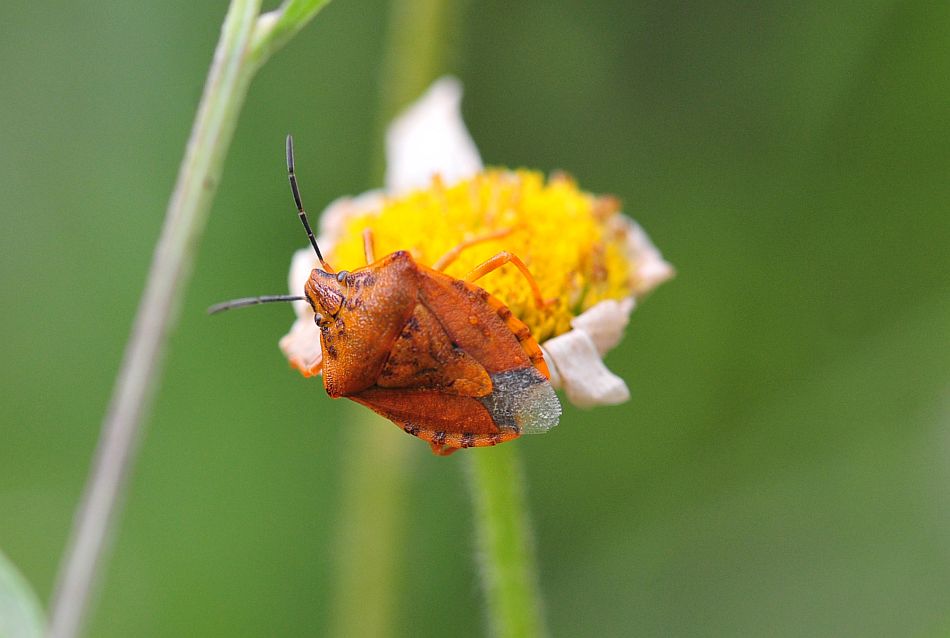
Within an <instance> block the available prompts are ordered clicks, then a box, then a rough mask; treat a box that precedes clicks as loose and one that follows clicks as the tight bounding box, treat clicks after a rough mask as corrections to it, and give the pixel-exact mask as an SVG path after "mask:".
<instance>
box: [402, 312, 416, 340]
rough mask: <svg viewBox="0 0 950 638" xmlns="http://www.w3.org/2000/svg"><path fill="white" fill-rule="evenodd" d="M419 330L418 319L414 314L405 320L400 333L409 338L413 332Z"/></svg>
mask: <svg viewBox="0 0 950 638" xmlns="http://www.w3.org/2000/svg"><path fill="white" fill-rule="evenodd" d="M416 332H419V320H418V319H416V318H415V317H414V316H413V317H409V320H408V321H407V322H406V325H405V327H404V328H403V329H402V334H403V336H404V337H405V338H407V339H408V338H410V337H411V336H412V335H413V334H414V333H416Z"/></svg>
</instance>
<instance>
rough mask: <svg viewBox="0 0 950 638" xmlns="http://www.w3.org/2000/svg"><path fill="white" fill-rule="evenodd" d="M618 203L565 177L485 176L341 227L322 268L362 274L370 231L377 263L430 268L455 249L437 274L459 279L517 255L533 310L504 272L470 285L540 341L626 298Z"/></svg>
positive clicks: (632, 276) (628, 271)
mask: <svg viewBox="0 0 950 638" xmlns="http://www.w3.org/2000/svg"><path fill="white" fill-rule="evenodd" d="M621 218H622V214H621V212H620V203H619V201H618V200H617V199H616V198H614V197H610V196H597V195H592V194H590V193H586V192H584V191H581V190H580V189H579V188H578V186H577V184H576V183H575V181H574V180H573V179H572V178H570V177H568V176H566V175H564V174H560V173H559V174H555V175H552V176H551V177H550V178H547V179H546V178H545V176H544V175H543V174H542V173H540V172H537V171H529V170H516V171H509V170H505V169H487V170H484V171H482V172H481V173H478V174H477V175H475V176H474V177H471V178H469V179H466V180H463V181H461V182H458V183H456V184H453V185H452V186H446V185H444V184H443V183H442V181H441V180H440V179H438V178H437V177H436V178H434V179H433V181H432V183H431V184H430V186H429V188H427V189H424V190H417V191H413V192H410V193H408V194H405V195H402V196H399V197H392V198H387V199H386V200H385V201H384V203H383V204H382V205H381V207H380V208H379V209H377V210H374V211H371V212H367V213H363V214H360V215H355V216H353V217H351V218H349V219H348V220H347V226H346V229H345V232H344V233H342V236H341V239H340V241H339V242H338V243H337V244H336V245H335V246H334V247H333V248H332V251H331V253H332V255H331V256H330V259H329V261H330V262H331V263H332V264H334V266H335V267H338V268H347V269H355V268H357V267H359V266H362V265H364V262H365V258H364V255H363V240H362V236H363V231H364V230H365V229H367V228H369V229H371V230H372V233H373V238H374V246H375V252H376V256H377V258H379V257H382V256H384V255H388V254H389V253H392V252H395V251H397V250H408V251H409V253H410V254H411V255H412V256H413V258H414V259H415V260H416V261H417V262H419V263H421V264H425V265H427V266H432V265H433V264H435V263H436V261H437V260H439V259H440V258H441V257H442V256H443V255H445V254H447V253H449V251H451V250H452V249H453V248H456V247H457V246H459V244H461V243H463V242H470V241H473V240H479V239H481V238H484V237H492V239H489V240H487V241H478V242H477V243H474V244H473V245H471V246H468V247H466V248H465V249H464V250H462V251H461V252H460V253H459V255H458V257H457V258H456V259H455V260H454V261H452V262H451V263H450V264H449V265H448V266H447V267H446V268H445V272H446V274H448V275H450V276H452V277H456V278H459V279H463V278H465V276H466V275H467V274H468V273H469V272H470V271H472V270H473V269H474V268H476V267H477V266H478V265H479V264H481V263H482V262H484V261H485V260H487V259H489V258H491V257H492V256H494V255H496V254H498V253H499V252H502V251H507V252H509V253H511V254H513V255H517V256H518V257H520V258H521V260H522V261H523V262H524V263H525V265H527V267H528V270H530V271H531V274H532V275H533V276H534V278H535V279H536V280H537V282H538V285H539V287H540V289H541V293H542V296H543V297H544V298H545V299H548V300H553V302H552V303H550V304H547V305H546V306H545V307H543V308H538V307H537V305H536V303H535V300H534V297H533V296H532V292H531V288H530V286H529V285H528V282H527V281H526V280H525V278H524V276H523V275H522V274H521V273H520V272H519V271H518V269H517V268H516V267H515V266H514V265H512V264H507V265H505V266H502V267H501V268H500V269H498V270H495V271H493V272H490V273H489V274H487V275H485V276H484V277H482V278H480V279H478V281H477V282H476V284H477V285H478V286H480V287H481V288H484V289H485V290H486V291H488V292H489V293H490V294H491V295H493V296H495V297H496V298H498V299H499V300H501V301H502V302H503V303H504V304H505V305H507V306H508V307H509V308H510V309H511V311H512V312H513V313H514V314H515V316H517V317H518V318H519V319H521V320H522V321H523V322H524V323H525V324H527V325H528V327H529V328H530V329H531V333H532V335H533V336H534V338H535V339H536V340H538V341H539V342H542V341H544V340H546V339H549V338H551V337H555V336H557V335H559V334H562V333H565V332H567V331H569V330H570V329H571V325H570V321H571V319H573V318H574V317H576V316H577V315H579V314H581V313H582V312H584V311H585V310H587V309H588V308H590V307H591V306H593V305H594V304H596V303H598V302H600V301H603V300H605V299H622V298H624V297H628V296H630V295H631V294H633V291H634V288H635V286H636V273H634V272H632V266H631V264H630V262H629V260H628V259H627V256H626V253H625V244H624V242H625V234H624V232H623V231H622V229H623V222H622V221H621Z"/></svg>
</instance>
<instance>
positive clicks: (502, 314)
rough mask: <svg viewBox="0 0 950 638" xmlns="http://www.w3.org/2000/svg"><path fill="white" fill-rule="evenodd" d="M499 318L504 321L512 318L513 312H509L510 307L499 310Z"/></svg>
mask: <svg viewBox="0 0 950 638" xmlns="http://www.w3.org/2000/svg"><path fill="white" fill-rule="evenodd" d="M498 316H499V317H501V318H502V319H504V320H507V319H508V317H510V316H511V310H509V308H508V306H502V307H501V308H499V309H498Z"/></svg>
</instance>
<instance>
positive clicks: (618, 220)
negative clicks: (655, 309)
mask: <svg viewBox="0 0 950 638" xmlns="http://www.w3.org/2000/svg"><path fill="white" fill-rule="evenodd" d="M461 95H462V89H461V85H460V83H459V82H458V81H457V80H455V79H454V78H442V79H440V80H438V81H437V82H435V83H434V84H433V85H432V87H431V88H430V89H429V90H428V92H427V93H426V94H425V95H424V96H423V97H422V98H420V99H419V101H417V102H416V103H415V104H413V105H412V106H410V107H409V108H408V109H407V110H406V111H405V112H404V113H403V114H402V115H401V116H400V117H398V118H397V119H396V121H395V122H393V124H392V125H391V126H390V129H389V131H388V134H387V139H386V141H387V152H386V156H387V163H388V166H387V171H386V186H385V189H384V190H383V191H370V192H368V193H364V194H363V195H360V196H358V197H355V198H346V197H345V198H341V199H338V200H336V201H335V202H333V203H332V204H331V205H330V206H329V207H328V208H327V209H326V211H324V213H323V215H322V216H321V218H320V226H319V235H320V236H319V239H318V241H319V243H320V245H321V247H322V249H323V252H324V253H325V254H326V256H327V261H328V262H329V263H330V264H331V265H333V266H334V267H335V268H357V267H359V266H362V265H364V256H363V239H362V234H363V233H362V231H363V230H364V229H366V228H371V229H372V231H373V236H374V244H375V249H376V256H377V257H380V256H383V255H387V254H389V253H391V252H394V251H396V250H400V249H405V250H408V251H409V252H410V253H411V254H412V255H413V257H414V258H415V259H416V260H417V261H418V262H420V263H423V264H427V265H431V264H433V263H434V262H435V261H436V260H437V259H438V258H439V257H441V256H442V255H444V254H445V253H446V252H448V251H449V250H451V249H452V248H454V247H455V246H457V245H458V244H459V243H461V242H463V241H468V240H472V239H475V238H484V237H485V236H486V235H489V236H492V237H494V238H493V239H491V240H488V241H480V242H479V243H478V244H477V245H475V246H472V247H471V248H469V249H467V250H465V251H463V252H461V253H460V254H459V256H458V257H457V259H456V260H454V261H453V262H452V263H451V264H450V265H448V266H447V267H446V269H445V272H446V273H447V274H449V275H452V276H455V277H463V276H464V275H465V274H466V273H467V272H469V271H470V270H471V269H473V268H474V267H475V266H477V265H478V264H479V263H481V262H483V261H484V260H485V259H487V258H489V257H491V256H492V255H494V254H496V253H498V252H500V251H502V250H506V251H508V252H510V253H512V254H515V255H517V256H519V257H520V258H521V259H522V260H523V261H524V262H525V263H526V264H527V266H528V268H529V269H530V271H531V273H532V274H533V275H534V277H535V279H536V280H537V282H538V286H539V287H540V289H541V293H542V296H543V297H544V298H545V299H550V300H552V302H551V303H549V304H547V305H545V306H544V307H542V308H539V307H537V305H536V304H535V302H534V298H533V296H532V292H531V289H530V287H529V286H528V285H527V282H526V281H525V279H524V278H523V276H522V275H521V273H519V272H518V271H517V269H515V268H513V267H511V266H506V267H504V268H502V269H500V270H497V271H495V272H492V273H491V274H489V275H487V276H486V277H485V278H483V279H479V280H478V285H479V286H481V287H482V288H484V289H485V290H487V291H488V292H489V293H491V294H492V295H494V296H495V297H497V298H498V299H500V300H501V301H502V302H504V303H505V304H506V305H507V306H508V307H509V308H510V309H511V310H512V312H513V313H514V314H515V315H516V316H517V317H519V318H520V319H521V320H522V321H523V322H525V323H526V324H527V325H528V326H529V327H530V329H531V332H532V335H533V336H534V337H535V339H536V340H537V341H538V342H539V343H541V347H542V350H543V351H544V354H545V361H546V362H547V364H548V368H549V370H550V371H551V382H552V384H554V386H555V387H559V388H563V389H564V391H565V393H566V395H567V398H568V399H569V400H570V401H571V402H572V403H574V404H575V405H578V406H582V407H588V406H594V405H608V404H617V403H622V402H624V401H626V400H627V399H628V398H629V396H630V394H629V391H628V389H627V385H626V383H625V382H624V381H623V379H621V378H620V377H618V376H617V375H615V374H613V373H612V372H610V370H608V369H607V367H606V366H605V365H604V363H603V357H604V355H606V353H607V352H608V351H609V350H610V349H612V348H613V347H614V346H616V345H617V344H618V343H619V342H620V339H621V338H622V337H623V331H624V328H625V327H626V325H627V322H628V320H629V317H630V313H631V312H632V311H633V308H634V307H635V306H636V302H637V300H638V299H640V298H642V297H643V296H644V295H645V294H646V293H648V292H649V291H650V290H652V289H653V288H654V287H656V286H657V285H659V284H660V283H662V282H664V281H666V280H667V279H669V278H670V277H671V276H672V275H673V268H672V266H670V264H668V263H667V262H666V261H664V260H663V257H662V256H661V254H660V252H659V251H658V250H657V249H656V247H655V246H654V245H653V244H652V243H651V242H650V239H649V238H648V237H647V235H646V233H645V232H644V231H643V229H641V228H640V226H638V225H637V224H636V223H635V222H634V221H633V220H631V219H629V218H628V217H626V216H624V215H623V214H622V213H621V212H620V205H619V202H618V201H617V200H616V199H615V198H613V197H610V196H595V195H591V194H589V193H586V192H583V191H581V190H580V189H579V188H578V187H577V184H576V183H575V182H574V180H573V179H571V178H570V177H568V176H566V175H564V174H555V175H553V176H551V177H550V178H548V179H545V178H544V176H543V175H542V174H540V173H538V172H536V171H529V170H514V171H512V170H507V169H497V168H489V169H486V168H484V167H483V165H482V162H481V158H480V156H479V154H478V150H477V148H476V147H475V144H474V142H473V141H472V139H471V137H470V136H469V134H468V131H467V130H466V128H465V125H464V123H463V122H462V117H461V111H460V103H461ZM316 266H317V262H316V259H315V256H314V254H313V251H312V250H311V249H310V248H309V247H308V248H306V249H303V250H300V251H298V252H297V253H296V254H295V255H294V257H293V261H292V264H291V269H290V289H291V291H293V292H294V293H295V294H299V291H300V290H302V289H303V286H304V283H305V282H306V281H307V279H308V277H309V276H310V272H311V270H313V268H315V267H316ZM294 307H295V311H296V313H297V320H296V321H295V323H294V324H293V327H292V328H291V331H290V333H289V334H287V335H286V336H285V337H284V338H283V339H281V341H280V347H281V349H282V350H283V352H284V354H286V355H287V357H288V359H289V360H290V362H291V364H293V365H294V367H296V368H298V369H299V370H300V371H301V372H302V373H303V374H304V375H307V376H310V375H314V374H319V373H320V369H321V362H322V356H321V352H320V331H319V328H317V327H316V326H315V325H314V321H313V311H312V309H311V308H310V306H309V305H308V304H307V303H306V302H303V301H300V302H296V303H295V306H294Z"/></svg>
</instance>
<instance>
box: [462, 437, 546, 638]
mask: <svg viewBox="0 0 950 638" xmlns="http://www.w3.org/2000/svg"><path fill="white" fill-rule="evenodd" d="M518 452H519V450H518V447H517V444H512V443H507V444H505V445H501V446H499V447H497V448H493V449H490V450H488V449H486V450H471V451H468V452H463V453H464V454H467V455H468V459H469V478H470V481H469V484H470V488H471V491H472V500H473V502H474V505H475V527H476V530H477V542H478V550H479V559H480V563H481V565H480V567H481V577H482V586H483V589H484V590H485V597H486V599H487V601H488V617H489V622H490V624H491V630H492V631H491V634H492V635H493V636H499V637H504V638H508V637H512V638H514V637H519V638H521V637H525V636H543V635H545V634H546V631H545V627H544V615H543V609H542V603H541V592H540V588H539V586H538V578H537V567H536V565H535V558H534V537H533V535H532V532H531V524H530V521H529V516H528V509H527V503H526V501H525V493H524V492H525V490H524V477H523V476H522V472H521V462H520V458H519V454H518Z"/></svg>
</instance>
